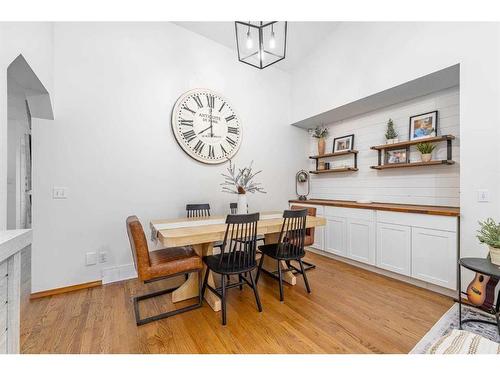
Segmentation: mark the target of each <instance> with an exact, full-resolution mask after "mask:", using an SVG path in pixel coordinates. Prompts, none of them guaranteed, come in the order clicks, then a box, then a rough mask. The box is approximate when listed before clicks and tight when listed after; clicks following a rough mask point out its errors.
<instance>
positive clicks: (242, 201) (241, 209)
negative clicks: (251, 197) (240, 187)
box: [236, 194, 248, 215]
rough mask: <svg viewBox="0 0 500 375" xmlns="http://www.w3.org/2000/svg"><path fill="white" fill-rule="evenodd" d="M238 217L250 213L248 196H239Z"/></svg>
mask: <svg viewBox="0 0 500 375" xmlns="http://www.w3.org/2000/svg"><path fill="white" fill-rule="evenodd" d="M236 213H237V214H238V215H243V214H247V213H248V203H247V195H246V194H238V209H237V210H236Z"/></svg>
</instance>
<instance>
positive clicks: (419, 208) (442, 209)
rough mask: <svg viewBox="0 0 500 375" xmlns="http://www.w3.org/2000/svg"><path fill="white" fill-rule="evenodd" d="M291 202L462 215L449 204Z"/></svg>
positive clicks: (320, 200) (296, 201)
mask: <svg viewBox="0 0 500 375" xmlns="http://www.w3.org/2000/svg"><path fill="white" fill-rule="evenodd" d="M289 202H290V203H297V204H314V205H318V206H335V207H345V208H364V209H369V210H378V211H395V212H407V213H414V214H426V215H438V216H456V217H458V216H460V207H448V206H426V205H414V204H396V203H379V202H372V203H358V202H355V201H342V200H334V199H308V200H306V201H299V200H290V201H289Z"/></svg>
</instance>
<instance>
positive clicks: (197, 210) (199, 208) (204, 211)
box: [186, 203, 210, 217]
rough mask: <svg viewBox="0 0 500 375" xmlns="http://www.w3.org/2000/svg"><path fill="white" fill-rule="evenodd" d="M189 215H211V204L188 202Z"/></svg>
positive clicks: (187, 210)
mask: <svg viewBox="0 0 500 375" xmlns="http://www.w3.org/2000/svg"><path fill="white" fill-rule="evenodd" d="M186 212H187V217H205V216H207V217H209V216H210V205H209V204H208V203H201V204H186Z"/></svg>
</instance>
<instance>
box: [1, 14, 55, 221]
mask: <svg viewBox="0 0 500 375" xmlns="http://www.w3.org/2000/svg"><path fill="white" fill-rule="evenodd" d="M19 54H22V55H23V56H24V58H25V59H26V60H27V62H28V63H29V64H30V66H31V68H32V69H33V71H34V72H35V74H37V76H38V77H39V78H40V80H41V81H42V82H43V84H44V85H45V87H46V88H47V90H48V91H49V92H51V90H52V78H53V76H52V73H53V72H52V68H53V64H52V24H50V23H47V22H45V23H38V22H29V23H28V22H20V23H16V22H13V23H10V22H2V23H0V72H2V74H0V230H1V229H5V228H6V225H7V148H8V147H7V129H8V119H7V116H8V102H7V67H8V66H9V65H10V63H11V62H12V61H13V60H14V59H15V58H16V57H17V56H19ZM42 122H46V121H43V120H36V119H34V120H33V124H37V123H38V124H41V123H42Z"/></svg>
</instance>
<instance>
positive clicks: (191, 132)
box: [182, 130, 196, 143]
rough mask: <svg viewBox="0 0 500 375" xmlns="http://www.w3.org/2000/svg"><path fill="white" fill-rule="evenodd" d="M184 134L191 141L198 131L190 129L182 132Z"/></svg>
mask: <svg viewBox="0 0 500 375" xmlns="http://www.w3.org/2000/svg"><path fill="white" fill-rule="evenodd" d="M182 135H183V136H184V139H185V140H186V141H187V142H188V143H189V142H191V141H192V140H193V139H195V138H196V133H195V132H194V130H189V131H187V132H185V133H182Z"/></svg>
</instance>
